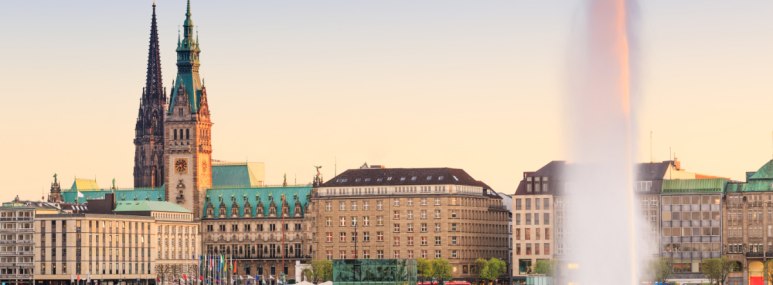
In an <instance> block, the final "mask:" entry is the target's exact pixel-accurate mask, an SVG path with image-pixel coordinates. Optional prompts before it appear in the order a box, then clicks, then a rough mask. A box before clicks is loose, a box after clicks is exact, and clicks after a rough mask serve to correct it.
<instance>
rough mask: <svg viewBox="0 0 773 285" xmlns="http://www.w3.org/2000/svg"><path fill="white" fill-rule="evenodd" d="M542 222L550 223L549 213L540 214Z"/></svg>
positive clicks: (544, 223)
mask: <svg viewBox="0 0 773 285" xmlns="http://www.w3.org/2000/svg"><path fill="white" fill-rule="evenodd" d="M542 224H543V225H550V213H544V214H543V216H542Z"/></svg>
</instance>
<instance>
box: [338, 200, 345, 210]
mask: <svg viewBox="0 0 773 285" xmlns="http://www.w3.org/2000/svg"><path fill="white" fill-rule="evenodd" d="M338 210H339V211H346V202H344V201H341V202H338Z"/></svg>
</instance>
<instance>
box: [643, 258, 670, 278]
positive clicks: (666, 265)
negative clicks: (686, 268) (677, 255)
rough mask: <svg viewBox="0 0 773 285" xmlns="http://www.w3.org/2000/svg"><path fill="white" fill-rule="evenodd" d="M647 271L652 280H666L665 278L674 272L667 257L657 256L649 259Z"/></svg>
mask: <svg viewBox="0 0 773 285" xmlns="http://www.w3.org/2000/svg"><path fill="white" fill-rule="evenodd" d="M648 271H649V274H650V275H651V276H652V278H653V279H654V281H657V282H666V279H668V277H670V276H671V274H672V273H674V268H673V266H672V264H671V262H670V261H669V260H668V259H665V258H658V259H654V260H652V261H650V264H649V268H648Z"/></svg>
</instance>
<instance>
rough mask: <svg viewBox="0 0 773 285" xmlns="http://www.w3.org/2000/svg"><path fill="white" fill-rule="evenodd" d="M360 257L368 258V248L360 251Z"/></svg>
mask: <svg viewBox="0 0 773 285" xmlns="http://www.w3.org/2000/svg"><path fill="white" fill-rule="evenodd" d="M362 258H364V259H370V251H369V250H363V251H362Z"/></svg>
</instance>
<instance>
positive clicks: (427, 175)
mask: <svg viewBox="0 0 773 285" xmlns="http://www.w3.org/2000/svg"><path fill="white" fill-rule="evenodd" d="M441 184H442V185H444V184H453V185H467V186H478V187H483V188H486V189H491V187H489V186H488V185H486V184H485V183H483V182H481V181H478V180H475V178H473V177H472V176H470V174H468V173H467V172H466V171H464V170H462V169H457V168H360V169H349V170H346V171H344V172H343V173H341V174H339V175H338V176H336V177H333V179H330V180H328V181H327V182H325V183H323V184H322V186H321V187H347V186H371V185H373V186H380V185H441Z"/></svg>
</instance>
